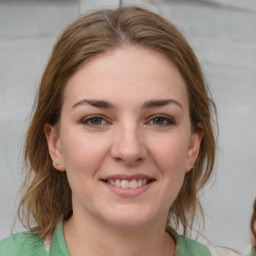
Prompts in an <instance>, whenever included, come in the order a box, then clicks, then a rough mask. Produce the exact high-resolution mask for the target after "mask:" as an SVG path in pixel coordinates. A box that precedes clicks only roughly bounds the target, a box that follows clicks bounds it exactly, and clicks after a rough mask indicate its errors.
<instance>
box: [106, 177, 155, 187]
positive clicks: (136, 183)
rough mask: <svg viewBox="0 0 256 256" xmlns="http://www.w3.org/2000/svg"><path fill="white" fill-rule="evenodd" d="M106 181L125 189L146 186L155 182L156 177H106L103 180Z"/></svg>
mask: <svg viewBox="0 0 256 256" xmlns="http://www.w3.org/2000/svg"><path fill="white" fill-rule="evenodd" d="M102 181H103V182H105V183H108V184H111V185H113V186H115V187H118V188H125V189H136V188H140V187H142V186H145V185H147V184H149V183H151V182H154V181H155V180H154V179H132V180H128V179H106V180H102Z"/></svg>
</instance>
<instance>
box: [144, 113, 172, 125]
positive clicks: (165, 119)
mask: <svg viewBox="0 0 256 256" xmlns="http://www.w3.org/2000/svg"><path fill="white" fill-rule="evenodd" d="M156 119H160V120H162V121H163V122H165V123H164V124H160V125H159V124H154V123H153V124H152V125H155V126H164V127H166V126H171V125H176V122H175V120H174V119H173V118H171V117H169V116H165V115H154V116H152V117H151V118H150V120H149V123H150V122H152V121H154V120H156Z"/></svg>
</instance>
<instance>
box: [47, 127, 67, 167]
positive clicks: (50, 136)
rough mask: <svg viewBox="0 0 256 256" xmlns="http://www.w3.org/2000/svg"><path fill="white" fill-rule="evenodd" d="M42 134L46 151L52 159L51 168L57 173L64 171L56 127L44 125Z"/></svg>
mask: <svg viewBox="0 0 256 256" xmlns="http://www.w3.org/2000/svg"><path fill="white" fill-rule="evenodd" d="M44 133H45V136H46V140H47V144H48V150H49V153H50V156H51V158H52V162H53V167H54V168H55V169H56V170H58V171H65V166H64V161H63V152H62V147H61V142H60V136H59V129H58V127H57V125H55V126H52V125H50V124H45V126H44Z"/></svg>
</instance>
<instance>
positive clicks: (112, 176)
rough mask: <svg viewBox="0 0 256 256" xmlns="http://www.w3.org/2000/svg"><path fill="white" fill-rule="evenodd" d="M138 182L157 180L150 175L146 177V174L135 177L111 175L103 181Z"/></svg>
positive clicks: (135, 175)
mask: <svg viewBox="0 0 256 256" xmlns="http://www.w3.org/2000/svg"><path fill="white" fill-rule="evenodd" d="M116 179H119V180H138V179H147V180H155V178H154V177H152V176H149V175H144V174H134V175H125V174H114V175H109V176H106V177H104V178H102V179H101V180H116Z"/></svg>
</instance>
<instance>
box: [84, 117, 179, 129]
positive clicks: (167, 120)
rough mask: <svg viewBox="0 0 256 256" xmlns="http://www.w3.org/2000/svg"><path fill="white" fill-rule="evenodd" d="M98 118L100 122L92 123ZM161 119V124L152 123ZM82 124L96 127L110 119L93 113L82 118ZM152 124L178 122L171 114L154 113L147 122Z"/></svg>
mask: <svg viewBox="0 0 256 256" xmlns="http://www.w3.org/2000/svg"><path fill="white" fill-rule="evenodd" d="M96 119H98V121H100V124H93V123H91V122H92V121H93V120H96ZM156 119H159V120H161V121H162V123H161V124H156V123H151V122H154V120H156ZM102 122H104V124H102ZM81 123H82V124H85V125H88V126H91V127H96V126H103V125H105V124H107V123H109V122H108V121H106V119H105V118H104V117H103V116H99V115H92V116H88V117H86V118H84V119H82V120H81ZM147 123H149V124H151V125H155V126H163V127H166V126H171V125H176V122H175V120H174V119H173V118H171V117H169V116H165V115H154V116H152V117H150V119H149V121H148V122H147Z"/></svg>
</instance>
